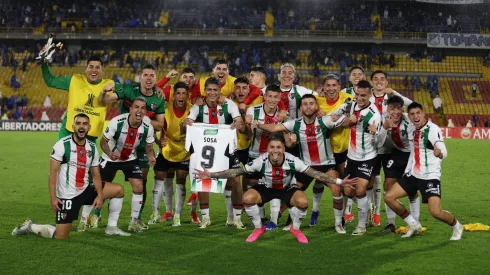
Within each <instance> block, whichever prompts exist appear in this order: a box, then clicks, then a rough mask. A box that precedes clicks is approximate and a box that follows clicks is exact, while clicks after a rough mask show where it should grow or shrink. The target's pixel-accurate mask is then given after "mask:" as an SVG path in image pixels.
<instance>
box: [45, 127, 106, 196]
mask: <svg viewBox="0 0 490 275" xmlns="http://www.w3.org/2000/svg"><path fill="white" fill-rule="evenodd" d="M51 159H54V160H56V161H58V162H61V166H60V170H59V171H58V178H57V181H56V196H57V197H58V198H62V199H72V198H74V197H76V196H78V195H80V194H81V193H82V192H83V191H84V190H85V188H87V186H88V185H89V184H90V183H91V182H89V176H88V173H89V171H90V168H91V167H97V166H99V153H98V152H97V145H96V144H95V143H94V142H91V141H90V140H87V139H86V140H85V144H84V145H78V144H77V143H76V142H75V141H74V140H73V135H70V136H67V137H64V138H62V139H60V140H59V141H58V142H56V144H55V145H54V147H53V151H52V152H51Z"/></svg>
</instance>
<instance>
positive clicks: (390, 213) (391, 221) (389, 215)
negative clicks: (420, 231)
mask: <svg viewBox="0 0 490 275" xmlns="http://www.w3.org/2000/svg"><path fill="white" fill-rule="evenodd" d="M385 210H386V218H387V220H388V223H389V224H392V225H396V224H395V219H396V213H395V211H393V210H391V208H390V207H389V206H388V205H387V204H386V203H385Z"/></svg>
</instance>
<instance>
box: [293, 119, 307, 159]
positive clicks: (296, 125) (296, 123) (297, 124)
mask: <svg viewBox="0 0 490 275" xmlns="http://www.w3.org/2000/svg"><path fill="white" fill-rule="evenodd" d="M300 127H301V120H295V121H294V127H293V132H294V134H295V135H296V144H298V143H299V142H300V139H301V138H300V135H299V128H300ZM300 146H301V145H300ZM298 151H299V156H300V158H301V160H303V161H304V160H305V157H304V155H303V150H301V148H299V150H298Z"/></svg>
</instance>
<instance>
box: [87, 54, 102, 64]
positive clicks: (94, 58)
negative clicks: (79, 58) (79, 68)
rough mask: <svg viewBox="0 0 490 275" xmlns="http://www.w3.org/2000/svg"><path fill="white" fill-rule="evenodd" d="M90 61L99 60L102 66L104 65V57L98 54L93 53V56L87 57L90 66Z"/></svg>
mask: <svg viewBox="0 0 490 275" xmlns="http://www.w3.org/2000/svg"><path fill="white" fill-rule="evenodd" d="M90 61H98V62H100V65H101V66H104V63H103V62H102V59H101V58H100V57H99V56H97V55H92V56H90V57H89V58H88V59H87V66H88V63H90Z"/></svg>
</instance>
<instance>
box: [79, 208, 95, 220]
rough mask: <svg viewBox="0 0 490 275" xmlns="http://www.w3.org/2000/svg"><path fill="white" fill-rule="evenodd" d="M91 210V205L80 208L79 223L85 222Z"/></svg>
mask: <svg viewBox="0 0 490 275" xmlns="http://www.w3.org/2000/svg"><path fill="white" fill-rule="evenodd" d="M93 208H94V206H93V205H84V206H83V208H82V217H81V218H80V221H82V222H87V219H88V216H89V215H90V213H91V212H92V209H93Z"/></svg>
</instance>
